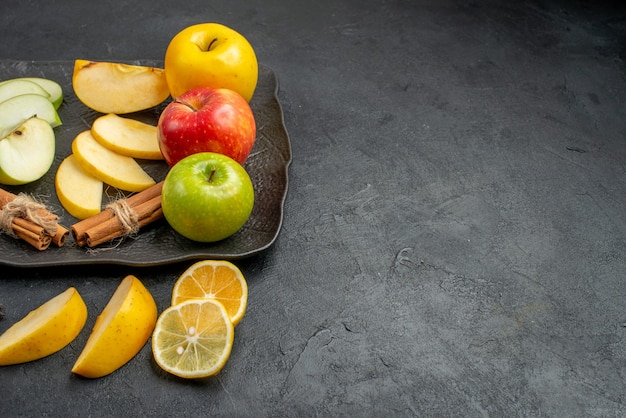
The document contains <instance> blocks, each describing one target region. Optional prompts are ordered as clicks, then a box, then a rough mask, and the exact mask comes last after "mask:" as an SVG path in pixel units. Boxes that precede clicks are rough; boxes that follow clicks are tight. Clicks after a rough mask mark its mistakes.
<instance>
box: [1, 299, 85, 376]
mask: <svg viewBox="0 0 626 418" xmlns="http://www.w3.org/2000/svg"><path fill="white" fill-rule="evenodd" d="M86 320H87V306H85V302H84V301H83V298H82V297H81V296H80V294H79V293H78V291H77V290H76V289H75V288H73V287H70V288H69V289H67V290H66V291H65V292H63V293H61V294H59V295H57V296H55V297H53V298H52V299H50V300H49V301H47V302H46V303H44V304H43V305H41V306H40V307H38V308H37V309H35V310H33V311H31V312H29V313H28V315H26V316H25V317H24V318H22V319H21V320H20V321H18V322H16V323H15V324H13V326H11V327H10V328H9V329H7V330H6V331H5V332H4V333H3V334H2V335H1V336H0V366H6V365H8V364H18V363H25V362H28V361H33V360H38V359H40V358H43V357H46V356H49V355H50V354H53V353H56V352H57V351H59V350H61V349H62V348H64V347H65V346H67V345H68V344H69V343H71V342H72V341H73V340H74V338H76V337H77V336H78V334H79V333H80V331H81V330H82V329H83V326H84V325H85V321H86Z"/></svg>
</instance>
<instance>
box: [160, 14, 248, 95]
mask: <svg viewBox="0 0 626 418" xmlns="http://www.w3.org/2000/svg"><path fill="white" fill-rule="evenodd" d="M164 70H165V78H166V80H167V84H168V86H169V89H170V94H171V95H172V97H178V96H180V95H181V94H183V93H185V92H186V91H188V90H191V89H193V88H197V87H213V88H227V89H231V90H234V91H236V92H238V93H239V94H241V96H242V97H243V98H244V99H245V100H246V101H248V102H249V101H250V99H251V98H252V95H253V94H254V90H255V88H256V84H257V81H258V77H259V66H258V63H257V58H256V54H255V53H254V49H253V48H252V45H250V43H249V42H248V40H247V39H246V38H245V37H244V36H243V35H241V34H240V33H239V32H237V31H235V30H234V29H231V28H229V27H227V26H224V25H221V24H219V23H200V24H197V25H193V26H189V27H187V28H185V29H183V30H182V31H180V32H179V33H178V34H176V35H175V36H174V37H173V38H172V40H171V41H170V43H169V45H168V47H167V50H166V51H165V62H164Z"/></svg>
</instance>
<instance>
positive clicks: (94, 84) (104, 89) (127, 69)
mask: <svg viewBox="0 0 626 418" xmlns="http://www.w3.org/2000/svg"><path fill="white" fill-rule="evenodd" d="M72 85H73V87H74V92H75V93H76V96H77V97H78V98H79V99H80V101H81V102H83V104H84V105H85V106H87V107H89V108H91V109H93V110H95V111H97V112H101V113H118V114H122V113H131V112H138V111H140V110H145V109H149V108H151V107H154V106H156V105H158V104H160V103H162V102H163V101H165V99H167V98H168V96H169V94H170V92H169V89H168V87H167V81H166V80H165V71H164V70H163V69H161V68H156V67H147V66H141V65H130V64H120V63H114V62H95V61H88V60H81V59H79V60H76V61H75V62H74V73H73V75H72Z"/></svg>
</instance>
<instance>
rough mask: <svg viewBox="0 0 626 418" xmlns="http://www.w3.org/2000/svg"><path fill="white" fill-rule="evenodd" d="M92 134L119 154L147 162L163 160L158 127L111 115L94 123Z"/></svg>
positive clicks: (101, 117) (102, 117)
mask: <svg viewBox="0 0 626 418" xmlns="http://www.w3.org/2000/svg"><path fill="white" fill-rule="evenodd" d="M91 134H92V135H93V137H94V138H95V139H96V141H98V142H99V143H101V144H102V145H104V146H105V147H107V148H109V149H110V150H112V151H115V152H117V153H118V154H122V155H127V156H129V157H133V158H143V159H146V160H162V159H163V154H161V149H160V148H159V141H158V139H157V127H156V126H153V125H149V124H147V123H143V122H140V121H138V120H135V119H129V118H124V117H121V116H118V115H116V114H115V113H109V114H108V115H104V116H100V117H99V118H97V119H96V120H95V121H94V122H93V124H92V125H91Z"/></svg>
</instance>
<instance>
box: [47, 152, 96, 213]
mask: <svg viewBox="0 0 626 418" xmlns="http://www.w3.org/2000/svg"><path fill="white" fill-rule="evenodd" d="M54 185H55V189H56V193H57V197H58V198H59V202H60V203H61V205H62V206H63V207H64V208H65V210H66V211H67V212H68V213H69V214H70V215H72V216H73V217H75V218H78V219H85V218H88V217H90V216H93V215H96V214H98V213H100V211H101V209H102V191H103V189H104V184H103V183H102V181H101V180H99V179H97V178H96V177H94V176H92V175H91V174H89V173H87V172H86V171H85V170H83V168H82V167H81V165H80V164H79V163H78V161H77V160H76V156H75V155H74V154H70V155H68V156H67V157H65V159H64V160H63V161H61V164H60V165H59V168H57V173H56V177H55V178H54Z"/></svg>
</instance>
